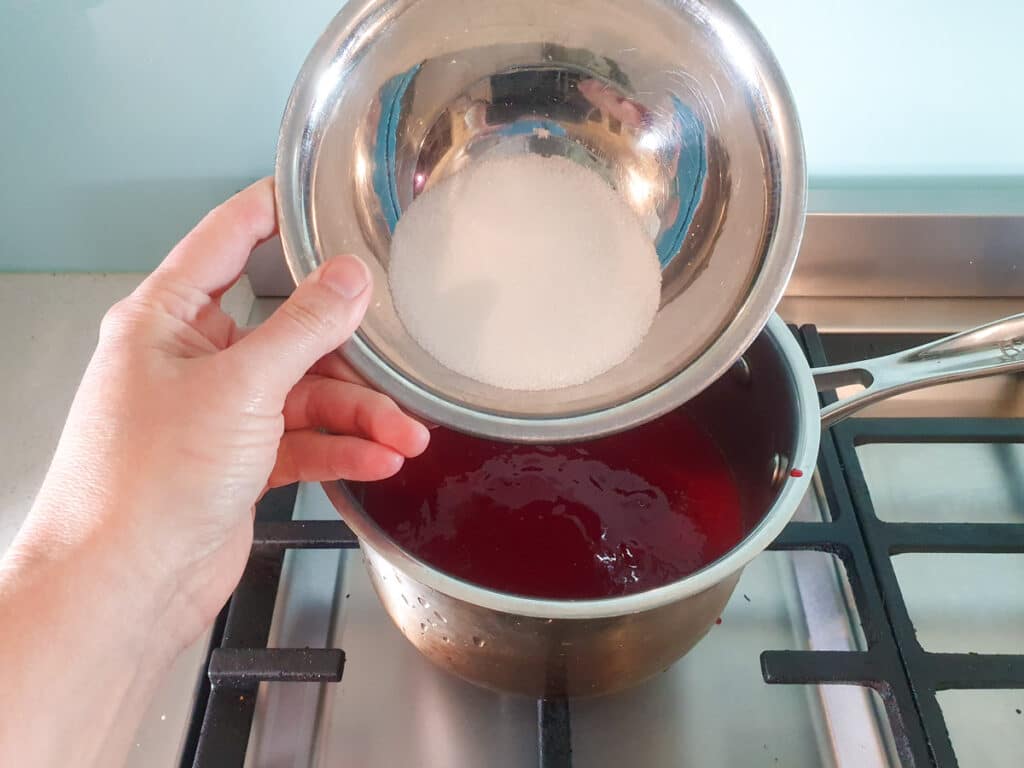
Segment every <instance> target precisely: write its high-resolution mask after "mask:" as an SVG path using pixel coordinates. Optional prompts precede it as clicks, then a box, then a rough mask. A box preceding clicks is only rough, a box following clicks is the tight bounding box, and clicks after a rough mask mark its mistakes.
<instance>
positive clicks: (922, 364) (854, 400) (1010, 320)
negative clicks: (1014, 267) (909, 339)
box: [811, 314, 1024, 427]
mask: <svg viewBox="0 0 1024 768" xmlns="http://www.w3.org/2000/svg"><path fill="white" fill-rule="evenodd" d="M1021 370H1024V314H1020V315H1014V316H1012V317H1007V318H1004V319H1002V320H997V321H995V322H994V323H989V324H988V325H982V326H980V327H978V328H974V329H973V330H970V331H964V332H963V333H958V334H956V335H954V336H947V337H946V338H944V339H939V340H938V341H933V342H931V343H930V344H925V345H923V346H920V347H915V348H914V349H908V350H907V351H905V352H897V353H895V354H892V355H885V356H884V357H876V358H873V359H871V360H861V361H860V362H856V363H847V364H845V365H832V366H828V367H825V368H815V369H814V370H813V371H811V373H812V375H813V376H814V383H815V384H816V385H817V387H818V391H819V392H822V391H826V390H831V389H836V388H837V387H843V386H847V385H850V384H861V385H863V387H864V389H862V390H859V391H858V392H856V393H855V394H853V395H851V396H850V397H847V398H845V399H841V400H839V401H838V402H836V403H832V404H831V405H827V406H825V408H823V409H822V411H821V425H822V427H830V426H832V425H833V424H835V423H836V422H838V421H842V420H843V419H845V418H846V417H847V416H851V415H853V414H854V413H856V412H857V411H859V410H860V409H861V408H864V407H865V406H868V405H870V404H871V403H875V402H878V401H879V400H884V399H885V398H887V397H892V396H893V395H898V394H900V393H902V392H909V391H911V390H914V389H921V388H922V387H930V386H932V385H934V384H947V383H949V382H952V381H964V380H966V379H976V378H981V377H982V376H993V375H996V374H1003V373H1012V372H1014V371H1021Z"/></svg>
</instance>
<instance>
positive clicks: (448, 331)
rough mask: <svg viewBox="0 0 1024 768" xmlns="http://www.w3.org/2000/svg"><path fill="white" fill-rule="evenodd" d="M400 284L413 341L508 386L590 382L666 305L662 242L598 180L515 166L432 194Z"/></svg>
mask: <svg viewBox="0 0 1024 768" xmlns="http://www.w3.org/2000/svg"><path fill="white" fill-rule="evenodd" d="M389 280H390V283H391V293H392V297H393V300H394V303H395V308H396V310H397V312H398V315H399V317H400V318H401V320H402V322H403V323H404V324H405V327H406V329H407V330H408V331H409V333H410V334H411V335H412V337H413V338H414V339H415V340H416V341H417V342H418V343H419V344H420V345H421V346H422V347H423V348H424V349H425V350H427V352H429V353H430V354H431V355H432V356H433V357H434V358H435V359H437V360H438V361H439V362H440V363H442V364H443V365H445V366H446V367H448V368H450V369H452V370H453V371H456V372H458V373H461V374H463V375H465V376H468V377H470V378H473V379H476V380H477V381H481V382H484V383H486V384H491V385H494V386H497V387H503V388H506V389H519V390H540V389H554V388H558V387H567V386H572V385H574V384H580V383H582V382H585V381H587V380H589V379H592V378H594V377H595V376H597V375H598V374H601V373H603V372H604V371H606V370H608V369H609V368H612V367H613V366H615V365H617V364H618V363H621V362H622V361H623V360H625V359H626V358H627V357H628V356H629V355H630V353H631V352H632V351H633V350H634V349H636V347H637V346H638V345H639V344H640V342H641V341H642V340H643V338H644V336H645V335H646V333H647V331H648V329H649V328H650V326H651V323H652V321H653V320H654V315H655V313H656V312H657V310H658V304H659V301H660V296H661V270H660V267H659V264H658V257H657V254H656V253H655V250H654V244H653V243H652V242H651V240H650V238H649V237H648V236H646V235H645V234H644V231H643V228H642V226H641V223H640V220H639V219H638V218H637V216H636V214H635V213H634V212H633V210H632V209H631V208H630V207H629V206H628V205H627V204H626V202H625V201H624V200H622V199H621V198H620V197H619V196H618V195H617V194H616V193H615V191H614V190H612V189H611V187H609V186H608V185H607V184H606V183H605V182H604V181H603V180H602V179H601V178H600V177H599V176H597V175H596V174H594V173H592V172H591V171H588V170H586V169H585V168H583V167H581V166H579V165H577V164H576V163H573V162H572V161H570V160H565V159H563V158H557V157H551V158H544V157H539V156H535V155H525V156H519V157H505V158H498V159H489V160H484V161H481V162H480V163H479V164H476V165H471V166H470V167H469V168H467V169H466V170H464V171H461V172H459V173H457V174H455V175H453V176H451V177H449V178H447V179H445V180H443V181H442V182H440V183H439V184H437V185H436V186H434V187H432V188H430V189H428V190H427V191H425V192H424V193H423V194H422V195H420V196H419V197H418V198H417V199H416V200H415V201H414V202H413V203H412V205H410V206H409V208H408V210H407V211H406V212H405V213H404V214H403V216H402V217H401V219H400V220H399V222H398V226H397V227H396V229H395V233H394V238H393V240H392V245H391V265H390V267H389Z"/></svg>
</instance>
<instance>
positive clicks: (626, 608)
mask: <svg viewBox="0 0 1024 768" xmlns="http://www.w3.org/2000/svg"><path fill="white" fill-rule="evenodd" d="M765 333H766V334H767V335H768V337H769V338H770V340H771V342H772V343H774V345H775V348H776V349H777V351H778V353H779V355H780V357H781V358H782V359H783V362H784V364H785V367H786V369H787V370H788V371H789V374H790V392H791V394H792V398H793V414H794V419H795V421H796V423H795V424H794V445H793V447H792V452H791V455H790V466H792V467H795V468H798V469H801V470H802V473H801V474H800V475H799V476H798V477H794V476H792V475H787V476H786V478H785V480H784V481H783V485H782V487H781V488H780V489H779V493H778V495H777V496H776V498H775V500H774V501H773V502H772V504H771V505H770V506H769V508H768V509H767V510H766V511H765V513H764V515H763V517H762V518H761V520H760V522H759V523H758V524H757V525H756V526H755V527H754V528H753V530H751V531H750V533H748V534H747V535H746V536H745V537H744V538H743V539H742V540H741V541H740V542H739V543H738V544H737V545H736V546H735V547H733V548H732V549H730V550H729V551H728V552H726V553H725V554H724V555H722V556H721V557H720V558H718V559H717V560H715V561H714V562H712V563H709V564H708V565H706V566H704V567H703V568H701V569H700V570H698V571H695V572H694V573H692V574H690V575H688V576H685V577H683V578H682V579H679V580H678V581H674V582H672V583H670V584H666V585H664V586H661V587H656V588H654V589H649V590H646V591H644V592H638V593H636V594H632V595H623V596H618V597H605V598H596V599H580V600H554V599H545V598H538V597H526V596H522V595H514V594H510V593H506V592H499V591H497V590H492V589H488V588H486V587H482V586H479V585H477V584H473V583H472V582H469V581H465V580H463V579H460V578H457V577H455V576H451V575H449V574H447V573H444V572H443V571H440V570H438V569H436V568H434V567H432V566H430V565H428V564H427V563H425V562H423V561H422V560H419V559H418V558H416V557H414V556H413V555H411V554H409V553H408V552H406V551H405V550H404V549H403V548H402V547H400V546H399V545H398V544H397V543H396V542H395V541H394V540H393V539H391V537H390V536H388V535H387V534H386V533H385V532H384V531H383V530H382V529H381V528H380V526H378V525H377V523H376V522H375V521H374V520H373V518H371V517H370V516H369V515H368V514H367V513H366V512H365V511H364V510H363V509H362V507H361V506H360V505H359V504H357V503H355V501H354V500H353V499H352V496H351V493H350V492H349V490H348V488H347V487H346V485H345V484H344V482H342V481H337V482H333V483H324V484H323V487H324V490H325V492H326V493H327V496H328V498H329V499H330V500H331V503H332V504H333V505H334V507H335V508H336V509H337V510H338V512H339V513H340V514H341V516H342V519H343V520H344V521H345V523H347V524H348V526H349V527H350V528H351V529H352V531H353V532H354V533H355V534H356V536H357V537H358V538H359V541H360V545H361V546H365V547H367V548H368V549H369V550H372V551H373V552H375V553H376V554H378V555H379V556H380V557H381V558H383V559H384V560H385V561H386V562H387V563H388V564H389V565H391V566H392V567H394V568H396V569H397V570H398V571H399V572H401V573H402V574H404V575H405V576H406V577H408V578H410V579H412V580H414V581H416V582H417V583H419V584H421V585H423V586H425V587H427V588H429V589H432V590H435V591H436V592H439V593H441V594H443V595H446V596H447V597H450V598H454V599H457V600H462V601H464V602H466V603H469V604H472V605H476V606H479V607H482V608H487V609H489V610H493V611H499V612H501V613H507V614H513V615H517V616H529V617H533V618H541V619H598V618H612V617H616V616H623V615H628V614H632V613H639V612H641V611H650V610H654V609H656V608H661V607H663V606H666V605H670V604H672V603H676V602H679V601H680V600H683V599H685V598H687V597H690V596H692V595H696V594H698V593H700V592H704V591H705V590H707V589H710V588H712V587H714V586H716V585H717V584H720V583H721V582H723V581H725V580H726V579H728V578H729V577H730V576H732V575H734V574H737V573H739V572H740V571H741V570H742V569H743V568H744V567H745V566H746V565H747V563H749V562H750V561H751V560H753V559H754V558H755V557H756V556H757V555H759V554H760V553H761V552H762V551H764V550H765V549H766V548H767V547H768V545H769V544H771V543H772V542H773V541H774V540H775V539H776V538H777V537H778V535H779V534H780V533H781V532H782V529H783V528H784V527H785V526H786V524H787V523H788V522H789V521H790V519H791V518H792V517H793V515H794V513H795V512H796V510H797V507H798V506H799V505H800V503H801V501H802V500H803V498H804V496H805V495H806V494H807V491H808V489H809V487H810V484H811V480H812V476H813V474H814V473H813V471H812V470H813V469H814V467H815V465H816V462H817V457H818V448H819V444H820V440H821V426H820V411H819V404H818V391H817V387H816V386H815V384H814V379H813V377H812V375H811V369H810V366H809V365H808V363H807V361H806V359H805V357H804V353H803V350H802V349H801V348H800V345H799V344H798V343H797V340H796V338H795V337H794V336H793V334H792V332H791V331H790V330H789V328H788V327H787V326H786V324H785V323H784V322H783V321H782V319H781V318H779V317H778V316H777V315H775V316H773V317H772V318H771V319H770V321H769V323H768V325H767V327H766V329H765ZM767 458H768V457H766V459H767Z"/></svg>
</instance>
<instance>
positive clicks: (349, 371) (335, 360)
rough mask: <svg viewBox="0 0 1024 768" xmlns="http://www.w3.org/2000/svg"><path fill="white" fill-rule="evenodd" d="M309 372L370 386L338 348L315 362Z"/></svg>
mask: <svg viewBox="0 0 1024 768" xmlns="http://www.w3.org/2000/svg"><path fill="white" fill-rule="evenodd" d="M309 372H310V373H315V374H317V375H319V376H328V377H330V378H332V379H338V380H339V381H350V382H352V383H353V384H362V385H363V386H364V387H368V386H370V383H369V382H368V381H367V380H366V379H364V378H363V377H362V376H361V375H360V374H359V372H358V371H357V370H356V369H355V368H353V367H352V366H351V365H350V364H349V363H348V361H347V360H345V359H344V358H343V357H342V356H341V354H340V353H339V352H338V351H337V350H334V351H331V352H328V353H327V354H326V355H324V356H323V357H321V358H320V359H319V360H317V361H316V362H315V363H314V364H313V367H312V368H310V369H309Z"/></svg>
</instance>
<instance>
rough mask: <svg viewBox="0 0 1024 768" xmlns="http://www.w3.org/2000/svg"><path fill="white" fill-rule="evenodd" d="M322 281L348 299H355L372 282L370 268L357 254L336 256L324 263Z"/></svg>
mask: <svg viewBox="0 0 1024 768" xmlns="http://www.w3.org/2000/svg"><path fill="white" fill-rule="evenodd" d="M320 282H322V283H323V284H324V285H326V286H328V287H329V288H332V289H333V290H335V291H337V292H338V293H340V294H341V295H342V296H344V297H345V298H346V299H354V298H356V297H357V296H359V295H360V294H361V293H362V292H363V291H365V290H366V287H367V286H368V285H369V284H370V270H368V269H367V268H366V265H365V264H363V262H362V261H361V260H360V259H358V258H356V257H355V256H335V257H334V258H333V259H331V260H330V261H328V262H327V264H325V265H324V268H323V270H322V271H321V272H320Z"/></svg>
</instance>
